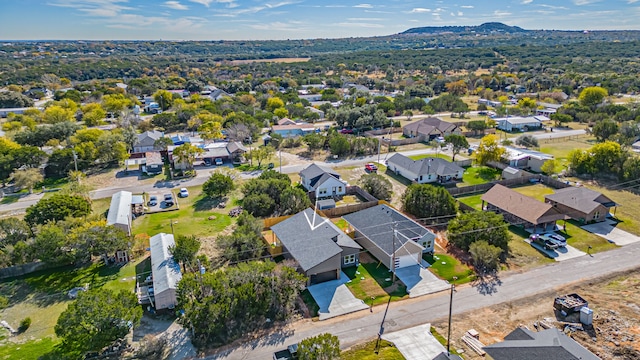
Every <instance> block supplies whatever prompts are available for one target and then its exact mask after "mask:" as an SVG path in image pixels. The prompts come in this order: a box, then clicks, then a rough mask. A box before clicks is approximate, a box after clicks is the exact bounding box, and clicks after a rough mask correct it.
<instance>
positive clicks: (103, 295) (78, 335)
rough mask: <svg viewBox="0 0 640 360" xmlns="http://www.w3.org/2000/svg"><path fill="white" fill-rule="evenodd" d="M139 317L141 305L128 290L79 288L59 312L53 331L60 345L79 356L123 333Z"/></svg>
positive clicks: (107, 343) (122, 335)
mask: <svg viewBox="0 0 640 360" xmlns="http://www.w3.org/2000/svg"><path fill="white" fill-rule="evenodd" d="M141 318H142V308H141V307H140V306H139V305H138V299H137V298H136V295H135V294H134V293H132V292H131V291H125V290H121V291H120V292H117V293H116V292H115V291H113V290H108V289H94V290H89V291H87V292H86V293H84V292H80V294H79V295H78V299H77V300H76V301H74V302H72V303H71V304H69V306H68V307H67V309H66V310H65V311H63V312H62V314H60V317H59V318H58V321H57V323H56V326H55V333H56V335H57V336H58V337H59V338H61V339H62V346H63V349H65V350H66V351H67V352H70V353H73V354H76V355H78V356H82V354H83V353H85V352H88V351H99V350H101V349H102V348H104V347H105V346H107V345H109V344H111V343H113V342H114V341H116V340H118V339H120V338H123V337H125V336H126V335H127V334H128V333H129V332H130V331H131V329H132V328H133V327H135V326H137V325H138V324H139V323H140V319H141Z"/></svg>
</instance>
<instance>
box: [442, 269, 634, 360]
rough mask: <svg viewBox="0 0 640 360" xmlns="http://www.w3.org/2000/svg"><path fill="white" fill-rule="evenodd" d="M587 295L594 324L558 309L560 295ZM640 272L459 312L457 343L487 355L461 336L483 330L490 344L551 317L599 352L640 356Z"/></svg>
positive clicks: (482, 335) (605, 355) (607, 356)
mask: <svg viewBox="0 0 640 360" xmlns="http://www.w3.org/2000/svg"><path fill="white" fill-rule="evenodd" d="M574 292H575V293H578V294H581V296H582V297H584V298H585V299H586V300H587V301H588V302H589V307H590V308H591V309H593V310H594V317H593V328H592V329H590V328H588V327H585V328H584V330H576V329H575V328H578V329H580V328H582V326H579V323H578V324H576V325H578V326H567V324H571V323H572V322H571V320H576V316H574V317H572V318H565V317H563V316H562V315H561V314H559V313H557V312H555V311H554V309H553V300H554V298H555V297H556V296H558V295H562V294H567V293H574ZM638 299H640V270H636V271H633V272H629V273H626V274H623V275H621V274H618V275H616V276H612V277H606V278H602V279H598V280H594V281H588V282H585V283H581V284H577V285H574V286H569V287H565V288H562V289H559V290H558V291H551V292H547V293H544V294H540V295H537V296H533V297H530V298H527V299H522V300H518V301H513V302H507V303H504V304H500V305H495V306H492V307H488V308H484V309H481V310H477V311H474V312H472V313H466V314H463V315H457V316H454V318H453V325H452V337H451V341H452V344H453V346H454V347H455V348H456V349H464V351H465V359H481V358H482V357H481V356H478V355H477V354H475V353H474V352H473V351H472V350H471V349H469V348H468V347H467V346H466V345H464V343H462V341H461V340H460V338H461V337H462V335H463V334H464V333H465V332H466V331H467V330H469V329H475V330H477V331H478V332H479V333H480V341H482V342H483V343H484V344H485V345H489V344H493V343H496V342H500V341H502V340H503V339H504V337H505V336H506V335H507V334H508V333H510V332H511V331H513V330H514V329H515V328H516V327H518V326H527V327H528V328H529V329H531V330H533V331H535V327H534V323H536V322H539V321H541V320H545V321H546V322H548V323H551V324H552V325H554V326H555V327H556V328H558V329H561V330H565V331H566V333H567V335H568V336H571V337H572V338H573V339H574V340H576V341H577V342H578V343H580V344H581V345H582V346H584V347H585V348H587V349H588V350H589V351H591V352H593V353H594V354H596V355H598V356H599V357H600V358H602V359H604V360H609V359H640V327H639V325H638V324H640V306H639V304H638ZM433 325H434V326H435V327H436V329H437V330H438V332H440V333H441V334H446V332H447V322H446V320H445V319H443V320H441V321H438V322H434V323H433Z"/></svg>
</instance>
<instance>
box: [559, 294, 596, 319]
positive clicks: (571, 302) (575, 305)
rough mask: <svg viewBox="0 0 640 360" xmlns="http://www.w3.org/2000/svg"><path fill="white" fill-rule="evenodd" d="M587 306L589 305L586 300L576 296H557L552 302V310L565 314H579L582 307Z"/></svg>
mask: <svg viewBox="0 0 640 360" xmlns="http://www.w3.org/2000/svg"><path fill="white" fill-rule="evenodd" d="M588 306H589V303H588V302H587V300H585V299H584V298H582V296H580V295H578V294H568V295H563V296H558V297H556V298H555V300H554V302H553V308H554V309H556V310H558V311H563V312H564V313H565V314H572V313H575V312H580V310H581V309H582V308H583V307H588Z"/></svg>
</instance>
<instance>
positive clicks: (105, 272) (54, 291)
mask: <svg viewBox="0 0 640 360" xmlns="http://www.w3.org/2000/svg"><path fill="white" fill-rule="evenodd" d="M145 259H146V258H140V259H138V260H136V261H135V262H131V263H128V264H127V265H125V266H108V265H104V264H103V263H102V262H96V263H92V264H91V265H89V266H86V267H82V268H74V267H61V268H55V269H48V270H43V271H38V272H34V273H32V274H29V275H26V276H23V277H18V278H12V279H6V280H3V281H2V282H0V293H2V294H5V295H8V294H12V295H11V296H8V298H9V307H8V308H6V309H4V310H3V311H1V312H0V317H1V318H2V319H3V320H5V321H7V322H8V323H9V324H10V325H11V326H13V327H14V328H17V327H18V324H19V323H20V321H21V320H22V319H24V318H26V317H30V318H31V320H32V323H31V326H30V327H29V328H28V329H27V330H26V331H25V332H24V333H21V334H19V335H17V336H14V337H12V338H11V339H10V340H9V339H4V340H1V338H2V334H7V335H8V333H7V332H6V331H5V330H4V329H2V330H0V359H16V360H17V359H20V360H22V359H37V358H38V357H40V356H41V355H43V354H46V353H47V352H49V351H51V350H53V347H54V346H55V345H56V344H57V343H58V339H57V338H56V337H55V333H54V326H55V324H56V322H57V320H58V317H59V316H60V314H61V313H62V312H63V311H64V310H65V309H66V308H67V305H68V304H69V303H70V302H71V300H70V299H69V298H68V296H67V292H68V291H69V290H71V289H73V288H75V287H84V286H88V288H107V289H112V290H115V291H118V290H126V291H133V290H134V288H135V278H136V275H137V273H140V274H142V273H144V272H145V271H146V270H147V268H146V266H145V265H146V264H145V263H144V260H145Z"/></svg>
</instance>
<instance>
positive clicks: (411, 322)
mask: <svg viewBox="0 0 640 360" xmlns="http://www.w3.org/2000/svg"><path fill="white" fill-rule="evenodd" d="M638 259H640V243H638V244H633V245H629V246H625V247H623V248H619V249H616V250H612V251H607V252H604V253H598V254H595V255H593V256H589V255H586V256H582V257H580V258H574V259H571V260H567V261H564V262H560V263H553V264H550V265H547V266H543V267H540V268H536V269H533V270H530V271H527V272H517V273H510V274H503V275H501V277H500V279H498V280H497V281H493V282H486V283H483V284H474V285H473V286H471V285H465V286H462V287H459V288H458V289H457V291H456V293H455V294H454V299H453V311H454V314H460V313H463V312H467V311H470V310H476V309H481V308H484V307H487V306H491V305H495V304H500V303H505V302H509V301H513V300H517V299H521V298H525V297H528V296H531V295H535V294H538V293H542V292H546V291H555V292H556V293H557V294H562V293H564V290H563V288H564V286H566V285H569V284H572V283H574V282H578V281H583V280H588V279H593V278H596V277H598V276H602V275H606V274H613V273H617V272H622V271H628V270H632V269H637V268H639V267H640V260H638ZM583 295H584V296H585V297H587V298H588V297H589V294H583ZM546 301H547V302H548V303H549V306H550V307H551V306H552V301H553V297H552V296H550V297H549V299H547V300H546ZM448 310H449V292H448V291H445V292H441V293H438V294H433V295H429V296H425V297H421V298H416V299H409V300H404V301H400V302H395V303H392V304H391V305H390V307H389V310H388V313H387V315H386V320H385V324H384V332H387V333H388V332H393V331H397V330H401V329H404V328H408V327H412V326H416V325H421V324H425V323H428V322H433V321H435V320H438V319H443V318H445V317H446V316H447V314H448ZM384 314H385V306H383V305H381V306H377V307H375V308H374V312H373V314H371V313H369V312H368V311H366V310H365V311H360V312H357V313H353V314H350V315H345V316H343V317H338V318H334V319H329V320H326V321H317V322H312V321H308V320H305V321H299V322H297V323H294V324H292V325H291V326H290V327H289V328H288V329H285V330H283V331H280V332H278V333H274V334H272V335H269V336H263V337H261V338H260V340H257V341H255V342H252V343H248V344H244V345H243V346H240V347H237V348H231V349H228V350H226V351H220V352H219V353H216V354H210V355H209V356H207V357H206V359H229V360H240V359H271V356H272V354H273V352H275V351H277V350H280V349H282V348H284V347H286V346H287V345H290V344H293V343H296V342H299V341H300V340H302V339H304V338H307V337H310V336H314V335H317V334H321V333H325V332H330V333H332V334H334V335H336V336H338V338H339V339H340V344H341V346H342V347H343V348H346V347H349V346H352V345H355V344H357V343H360V342H363V341H366V340H368V339H373V338H375V337H376V336H377V334H378V332H379V330H380V323H381V322H382V319H383V316H384Z"/></svg>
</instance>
